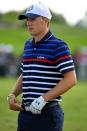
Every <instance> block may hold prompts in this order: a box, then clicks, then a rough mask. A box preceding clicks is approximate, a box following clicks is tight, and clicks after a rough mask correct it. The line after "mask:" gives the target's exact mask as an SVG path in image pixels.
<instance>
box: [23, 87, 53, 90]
mask: <svg viewBox="0 0 87 131" xmlns="http://www.w3.org/2000/svg"><path fill="white" fill-rule="evenodd" d="M23 89H40V90H51V88H42V87H31V86H30V87H25V86H24V87H23Z"/></svg>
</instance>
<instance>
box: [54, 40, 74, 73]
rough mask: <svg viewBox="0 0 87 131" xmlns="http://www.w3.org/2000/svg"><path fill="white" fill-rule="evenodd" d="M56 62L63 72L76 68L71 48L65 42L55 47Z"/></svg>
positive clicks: (59, 69) (58, 68)
mask: <svg viewBox="0 0 87 131" xmlns="http://www.w3.org/2000/svg"><path fill="white" fill-rule="evenodd" d="M54 59H55V64H56V66H57V70H58V71H60V72H61V73H62V74H63V73H66V72H69V71H72V70H74V69H75V67H74V63H73V59H72V56H71V53H70V49H69V48H68V45H67V44H66V43H65V42H61V43H60V44H58V45H57V47H56V49H55V58H54Z"/></svg>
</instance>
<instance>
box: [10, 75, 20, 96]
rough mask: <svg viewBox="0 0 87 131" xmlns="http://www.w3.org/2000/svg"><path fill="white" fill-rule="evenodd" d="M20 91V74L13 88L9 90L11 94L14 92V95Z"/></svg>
mask: <svg viewBox="0 0 87 131" xmlns="http://www.w3.org/2000/svg"><path fill="white" fill-rule="evenodd" d="M21 92H22V74H21V75H20V76H19V78H18V80H17V82H16V84H15V88H14V89H13V90H12V91H11V94H14V95H15V96H16V97H17V96H18V95H19V94H21Z"/></svg>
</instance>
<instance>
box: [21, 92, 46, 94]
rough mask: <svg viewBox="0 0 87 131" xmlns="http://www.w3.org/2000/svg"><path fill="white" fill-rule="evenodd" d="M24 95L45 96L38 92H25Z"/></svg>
mask: <svg viewBox="0 0 87 131" xmlns="http://www.w3.org/2000/svg"><path fill="white" fill-rule="evenodd" d="M23 94H24V95H27V94H35V95H43V93H37V92H23Z"/></svg>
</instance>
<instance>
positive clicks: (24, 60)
mask: <svg viewBox="0 0 87 131" xmlns="http://www.w3.org/2000/svg"><path fill="white" fill-rule="evenodd" d="M28 61H39V62H46V63H51V64H53V62H52V61H49V60H47V59H45V60H42V59H35V58H33V59H32V58H31V59H23V62H28Z"/></svg>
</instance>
